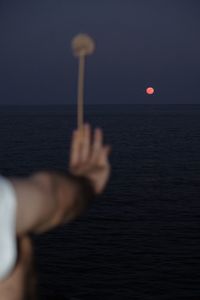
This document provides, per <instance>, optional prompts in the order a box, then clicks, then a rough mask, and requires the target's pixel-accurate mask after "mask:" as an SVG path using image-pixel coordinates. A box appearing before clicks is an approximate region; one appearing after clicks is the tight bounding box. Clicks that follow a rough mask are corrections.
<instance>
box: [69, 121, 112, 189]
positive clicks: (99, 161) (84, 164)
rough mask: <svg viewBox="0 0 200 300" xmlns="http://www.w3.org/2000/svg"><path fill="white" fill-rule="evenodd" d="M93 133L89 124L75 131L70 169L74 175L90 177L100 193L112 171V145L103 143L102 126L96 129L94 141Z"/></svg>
mask: <svg viewBox="0 0 200 300" xmlns="http://www.w3.org/2000/svg"><path fill="white" fill-rule="evenodd" d="M91 135H92V133H91V127H90V125H89V124H85V125H84V127H83V129H82V130H81V129H76V130H74V131H73V137H72V143H71V153H70V162H69V169H70V172H71V173H72V174H74V175H81V176H85V177H86V178H88V179H89V180H90V181H91V183H92V184H93V187H94V189H95V192H96V194H100V193H102V192H103V190H104V188H105V186H106V184H107V181H108V179H109V177H110V173H111V166H110V163H109V160H108V156H109V154H110V152H111V146H109V145H103V132H102V130H101V129H100V128H97V129H95V132H94V140H93V141H92V136H91Z"/></svg>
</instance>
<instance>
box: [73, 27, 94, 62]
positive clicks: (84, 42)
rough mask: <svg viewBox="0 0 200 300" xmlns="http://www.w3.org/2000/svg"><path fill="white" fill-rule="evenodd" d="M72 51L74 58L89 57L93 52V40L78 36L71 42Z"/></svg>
mask: <svg viewBox="0 0 200 300" xmlns="http://www.w3.org/2000/svg"><path fill="white" fill-rule="evenodd" d="M72 50H73V53H74V55H75V56H77V57H78V56H84V55H90V54H92V53H93V52H94V50H95V42H94V40H93V39H92V38H91V37H90V36H89V35H87V34H83V33H81V34H78V35H76V36H75V37H74V38H73V40H72Z"/></svg>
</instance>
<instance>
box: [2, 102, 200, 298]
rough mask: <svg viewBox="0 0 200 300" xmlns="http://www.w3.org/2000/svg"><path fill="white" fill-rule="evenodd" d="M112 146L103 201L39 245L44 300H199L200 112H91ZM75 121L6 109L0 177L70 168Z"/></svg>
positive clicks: (54, 111) (61, 110)
mask: <svg viewBox="0 0 200 300" xmlns="http://www.w3.org/2000/svg"><path fill="white" fill-rule="evenodd" d="M87 120H88V121H90V122H91V123H92V124H93V126H101V127H102V128H103V129H104V131H105V135H106V142H109V143H111V144H112V147H113V153H112V157H111V163H112V167H113V172H112V178H111V180H110V184H109V186H108V187H107V190H106V192H105V193H104V195H102V197H101V198H100V199H99V200H98V201H96V202H95V203H94V204H93V206H92V207H91V209H90V210H89V211H88V212H87V213H86V214H85V215H84V216H83V217H81V218H80V219H79V220H77V221H75V222H73V223H71V224H69V225H66V226H64V227H63V228H59V229H57V230H54V231H53V232H51V233H48V234H46V235H44V236H41V237H37V238H36V243H35V248H36V255H37V265H38V270H39V288H40V294H41V297H42V299H49V298H50V297H51V298H52V299H61V297H63V298H62V299H65V297H66V299H68V298H70V299H142V300H145V299H159V300H162V299H172V300H173V299H200V107H199V106H189V105H188V106H132V107H130V106H123V107H118V108H116V107H114V106H108V107H96V108H90V110H89V111H88V114H87ZM75 123H76V121H75V112H74V110H72V109H71V108H69V107H52V108H41V109H40V108H34V109H33V108H31V107H30V108H20V109H16V108H12V109H11V108H10V109H9V108H1V109H0V141H1V144H0V169H1V173H3V174H4V175H12V174H14V175H25V174H29V172H33V171H37V170H39V169H41V168H45V167H48V168H49V167H52V168H53V167H62V168H63V166H65V165H66V166H67V165H68V155H69V145H70V138H71V131H72V128H74V126H75Z"/></svg>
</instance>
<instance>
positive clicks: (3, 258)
mask: <svg viewBox="0 0 200 300" xmlns="http://www.w3.org/2000/svg"><path fill="white" fill-rule="evenodd" d="M16 209H17V201H16V194H15V190H14V187H13V185H12V183H11V182H10V181H9V180H8V179H6V178H4V177H2V176H0V280H3V279H5V278H6V277H7V276H8V275H9V274H10V273H11V272H12V270H13V268H14V267H15V264H16V260H17V245H16Z"/></svg>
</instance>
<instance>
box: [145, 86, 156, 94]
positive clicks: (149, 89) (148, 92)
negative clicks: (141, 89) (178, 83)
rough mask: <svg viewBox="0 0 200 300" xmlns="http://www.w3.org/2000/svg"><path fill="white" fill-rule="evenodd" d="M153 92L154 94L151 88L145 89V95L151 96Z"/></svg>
mask: <svg viewBox="0 0 200 300" xmlns="http://www.w3.org/2000/svg"><path fill="white" fill-rule="evenodd" d="M154 92H155V90H154V88H152V87H148V88H147V89H146V93H147V94H148V95H153V94H154Z"/></svg>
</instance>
